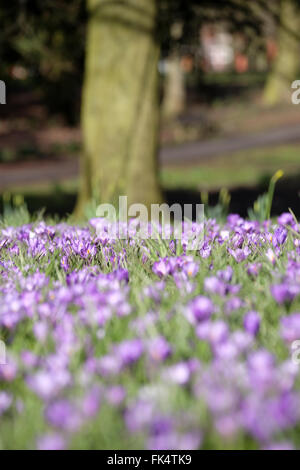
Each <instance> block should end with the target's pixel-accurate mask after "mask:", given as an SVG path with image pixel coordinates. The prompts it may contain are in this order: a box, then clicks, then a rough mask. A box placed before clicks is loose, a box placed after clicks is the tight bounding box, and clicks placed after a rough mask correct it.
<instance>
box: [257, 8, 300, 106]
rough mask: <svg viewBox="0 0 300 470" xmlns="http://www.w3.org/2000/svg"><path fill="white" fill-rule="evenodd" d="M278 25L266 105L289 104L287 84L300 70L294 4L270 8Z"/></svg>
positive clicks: (298, 13) (299, 23) (298, 15)
mask: <svg viewBox="0 0 300 470" xmlns="http://www.w3.org/2000/svg"><path fill="white" fill-rule="evenodd" d="M271 12H272V13H273V15H274V17H275V18H276V17H277V22H278V28H279V30H278V56H277V59H276V61H275V63H274V67H273V70H272V71H271V72H270V74H269V78H268V80H267V84H266V88H265V93H264V100H265V103H266V104H267V105H275V104H278V103H282V102H288V101H290V88H291V83H292V82H293V81H294V80H295V78H296V77H297V72H298V71H299V68H300V50H299V41H300V9H299V3H298V2H297V1H296V0H281V1H280V2H274V3H273V4H272V5H271Z"/></svg>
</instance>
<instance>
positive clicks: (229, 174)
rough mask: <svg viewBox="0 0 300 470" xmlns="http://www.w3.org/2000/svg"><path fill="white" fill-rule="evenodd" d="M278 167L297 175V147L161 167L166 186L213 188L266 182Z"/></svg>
mask: <svg viewBox="0 0 300 470" xmlns="http://www.w3.org/2000/svg"><path fill="white" fill-rule="evenodd" d="M278 169H282V170H283V171H284V173H285V175H286V176H289V175H292V176H295V174H297V173H299V174H300V146H299V145H289V146H282V147H276V148H264V149H257V150H247V151H244V152H237V153H235V154H233V155H227V156H220V157H217V158H213V159H211V160H210V161H207V162H203V163H202V164H201V165H199V166H185V167H184V166H182V167H180V168H179V167H178V168H176V167H170V168H163V169H162V171H161V180H162V184H163V186H164V187H165V188H170V189H174V188H178V187H181V188H186V189H206V190H211V189H213V190H215V189H218V188H222V187H226V188H232V187H235V186H251V185H257V184H260V183H265V182H266V181H267V180H268V179H269V178H270V176H271V175H272V174H274V173H275V172H276V171H277V170H278Z"/></svg>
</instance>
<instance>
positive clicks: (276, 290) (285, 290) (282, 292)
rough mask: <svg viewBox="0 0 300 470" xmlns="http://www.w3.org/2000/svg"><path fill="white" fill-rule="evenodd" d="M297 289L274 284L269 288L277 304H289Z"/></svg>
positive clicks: (284, 284) (287, 285)
mask: <svg viewBox="0 0 300 470" xmlns="http://www.w3.org/2000/svg"><path fill="white" fill-rule="evenodd" d="M297 290H298V289H297V288H296V289H293V287H292V286H291V285H289V284H287V283H285V282H284V283H282V284H275V285H273V286H271V294H272V296H273V297H274V299H275V300H276V302H277V303H278V304H283V303H290V302H292V301H293V300H294V298H295V296H296V293H297Z"/></svg>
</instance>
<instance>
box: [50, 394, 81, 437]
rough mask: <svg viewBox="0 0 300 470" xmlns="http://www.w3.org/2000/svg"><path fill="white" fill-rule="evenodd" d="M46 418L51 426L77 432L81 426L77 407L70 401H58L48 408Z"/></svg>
mask: <svg viewBox="0 0 300 470" xmlns="http://www.w3.org/2000/svg"><path fill="white" fill-rule="evenodd" d="M45 416H46V419H47V421H48V422H49V424H50V425H51V426H54V427H56V428H59V429H62V430H65V431H69V432H75V431H77V430H78V428H79V427H80V425H81V418H80V416H79V413H78V410H77V409H76V407H75V406H74V405H73V404H72V403H71V402H70V401H68V400H65V399H61V400H57V401H55V402H53V403H51V404H50V405H48V407H47V408H46V412H45Z"/></svg>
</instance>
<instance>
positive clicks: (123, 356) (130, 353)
mask: <svg viewBox="0 0 300 470" xmlns="http://www.w3.org/2000/svg"><path fill="white" fill-rule="evenodd" d="M115 351H116V354H117V357H118V358H119V360H120V361H121V363H122V365H123V366H126V365H129V364H132V363H133V362H136V361H137V360H138V359H139V358H140V357H141V355H142V354H143V351H144V346H143V343H142V341H141V340H140V339H138V338H136V339H132V340H127V341H123V342H122V343H120V344H118V345H117V346H116V348H115Z"/></svg>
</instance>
